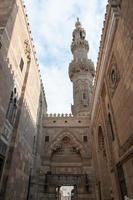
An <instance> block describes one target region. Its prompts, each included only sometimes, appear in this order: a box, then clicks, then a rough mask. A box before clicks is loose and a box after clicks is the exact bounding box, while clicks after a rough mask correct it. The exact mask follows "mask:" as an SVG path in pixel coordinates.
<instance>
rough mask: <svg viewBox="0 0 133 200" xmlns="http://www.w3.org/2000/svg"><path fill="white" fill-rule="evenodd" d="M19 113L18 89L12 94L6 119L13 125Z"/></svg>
mask: <svg viewBox="0 0 133 200" xmlns="http://www.w3.org/2000/svg"><path fill="white" fill-rule="evenodd" d="M16 111H17V90H16V87H15V88H14V89H13V91H12V92H11V96H10V100H9V104H8V109H7V113H6V119H7V120H8V121H9V122H10V123H11V124H13V123H14V120H15V116H16Z"/></svg>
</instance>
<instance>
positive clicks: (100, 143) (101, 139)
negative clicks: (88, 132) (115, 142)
mask: <svg viewBox="0 0 133 200" xmlns="http://www.w3.org/2000/svg"><path fill="white" fill-rule="evenodd" d="M98 147H99V150H104V149H105V147H104V137H103V131H102V127H101V126H99V128H98Z"/></svg>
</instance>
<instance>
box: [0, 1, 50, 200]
mask: <svg viewBox="0 0 133 200" xmlns="http://www.w3.org/2000/svg"><path fill="white" fill-rule="evenodd" d="M34 51H35V50H34V47H33V44H32V38H31V34H30V29H29V26H28V21H27V18H26V15H25V13H24V6H23V4H22V2H21V1H20V0H17V1H14V0H4V1H3V0H0V199H1V200H3V199H10V200H15V199H16V200H17V199H26V198H27V193H28V183H29V177H30V173H31V172H30V171H31V167H32V163H33V154H34V152H33V148H34V144H35V142H36V138H37V137H36V136H37V135H39V128H38V127H39V123H40V122H41V113H42V111H43V113H45V112H46V101H45V96H44V91H43V87H42V81H41V79H40V73H39V68H38V64H37V61H36V57H35V52H34Z"/></svg>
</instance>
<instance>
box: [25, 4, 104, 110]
mask: <svg viewBox="0 0 133 200" xmlns="http://www.w3.org/2000/svg"><path fill="white" fill-rule="evenodd" d="M25 2H26V5H27V6H26V7H27V11H28V16H29V21H30V22H31V29H32V34H33V38H34V40H35V44H36V48H37V52H38V55H39V61H40V63H41V71H42V77H43V82H44V87H45V90H46V99H47V103H48V112H52V113H55V112H56V113H58V112H59V113H60V112H61V113H64V112H68V113H69V112H70V104H71V103H72V85H71V82H70V80H69V77H68V73H67V70H68V66H69V63H70V62H71V59H72V55H71V52H70V44H71V40H72V38H71V35H72V31H73V29H74V23H75V21H76V17H79V18H80V21H81V22H82V24H83V27H84V28H85V30H86V33H87V39H88V40H89V44H90V52H89V57H91V58H92V60H93V61H94V62H95V63H96V58H97V54H98V47H99V42H100V34H101V30H102V24H103V19H104V13H105V5H106V4H107V0H67V1H66V0H25Z"/></svg>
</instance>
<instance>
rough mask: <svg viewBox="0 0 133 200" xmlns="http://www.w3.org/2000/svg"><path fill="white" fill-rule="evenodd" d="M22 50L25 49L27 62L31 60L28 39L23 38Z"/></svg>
mask: <svg viewBox="0 0 133 200" xmlns="http://www.w3.org/2000/svg"><path fill="white" fill-rule="evenodd" d="M24 48H25V49H24V50H25V55H26V57H27V62H30V60H31V49H30V45H29V41H28V40H25V41H24Z"/></svg>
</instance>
